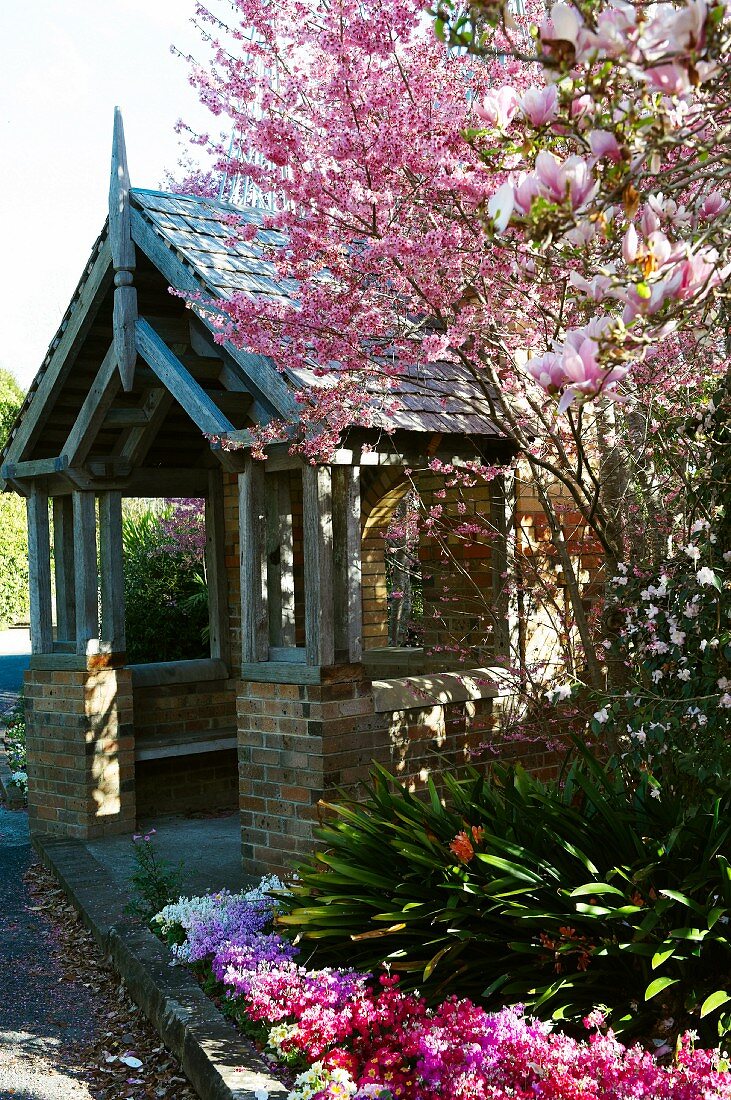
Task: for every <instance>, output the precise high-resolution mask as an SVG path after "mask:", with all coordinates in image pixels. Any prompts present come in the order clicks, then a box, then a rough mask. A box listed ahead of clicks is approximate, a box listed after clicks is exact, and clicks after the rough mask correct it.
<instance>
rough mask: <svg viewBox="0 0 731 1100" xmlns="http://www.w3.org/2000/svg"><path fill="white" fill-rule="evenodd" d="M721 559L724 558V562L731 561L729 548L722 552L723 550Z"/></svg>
mask: <svg viewBox="0 0 731 1100" xmlns="http://www.w3.org/2000/svg"><path fill="white" fill-rule="evenodd" d="M723 560H724V561H725V562H731V550H724V552H723Z"/></svg>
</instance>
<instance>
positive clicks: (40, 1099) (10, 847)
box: [0, 807, 95, 1100]
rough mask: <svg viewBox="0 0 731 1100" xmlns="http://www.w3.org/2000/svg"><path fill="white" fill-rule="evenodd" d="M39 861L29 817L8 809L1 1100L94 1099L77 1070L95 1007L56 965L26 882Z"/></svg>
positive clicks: (1, 816) (3, 818) (0, 828)
mask: <svg viewBox="0 0 731 1100" xmlns="http://www.w3.org/2000/svg"><path fill="white" fill-rule="evenodd" d="M31 859H32V850H31V846H30V841H29V838H28V819H27V817H26V814H25V813H24V812H23V811H17V810H16V811H14V812H11V811H9V810H6V809H4V808H3V807H0V899H2V902H1V904H2V912H1V913H0V960H2V964H1V966H0V1100H10V1098H12V1100H20V1098H22V1100H91V1093H90V1092H89V1091H88V1089H87V1087H86V1085H85V1084H84V1083H83V1082H82V1081H80V1080H79V1079H78V1077H77V1075H76V1073H75V1072H74V1069H73V1066H74V1063H75V1061H76V1059H75V1058H74V1047H75V1045H76V1044H77V1043H79V1042H84V1041H88V1039H89V1037H90V1035H91V1032H92V1027H93V1021H94V1019H95V1013H94V1003H93V999H92V996H91V994H90V992H89V991H88V990H87V989H86V988H85V987H84V986H83V985H80V984H78V983H74V984H71V983H69V982H66V981H63V979H62V976H61V971H60V969H59V967H58V964H57V963H55V962H54V961H53V952H52V950H51V947H52V943H51V936H52V933H51V932H50V930H49V926H48V925H47V924H46V922H45V921H44V919H43V916H42V914H41V913H40V912H39V911H38V910H37V909H34V902H33V899H32V898H31V897H30V896H29V894H28V891H27V889H26V887H25V885H24V883H23V875H24V874H25V872H26V870H27V869H28V866H29V864H30V862H31Z"/></svg>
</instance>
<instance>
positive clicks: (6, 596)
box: [0, 493, 28, 630]
mask: <svg viewBox="0 0 731 1100" xmlns="http://www.w3.org/2000/svg"><path fill="white" fill-rule="evenodd" d="M0 530H2V554H1V555H0V630H3V629H5V628H6V627H8V626H12V625H13V624H14V623H17V622H22V621H24V620H25V621H27V618H28V535H27V531H26V518H25V501H24V500H23V499H22V498H21V497H17V496H15V495H14V494H11V493H2V494H0Z"/></svg>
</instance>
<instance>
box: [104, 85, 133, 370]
mask: <svg viewBox="0 0 731 1100" xmlns="http://www.w3.org/2000/svg"><path fill="white" fill-rule="evenodd" d="M129 187H130V184H129V169H128V167H127V149H126V147H125V143H124V126H123V124H122V112H121V111H120V109H119V107H115V108H114V135H113V138H112V166H111V173H110V180H109V240H110V244H111V246H112V264H113V265H114V270H115V277H114V313H113V328H114V349H115V353H116V359H117V366H118V368H119V375H120V378H121V381H122V386H123V388H124V389H125V390H126V391H128V392H129V390H131V389H132V386H133V385H134V372H135V363H136V362H137V348H136V346H135V322H136V320H137V291H136V290H135V288H134V287H133V285H132V278H133V276H132V272H133V271H134V269H135V267H136V264H137V258H136V255H135V246H134V243H133V241H132V227H131V225H130V204H129Z"/></svg>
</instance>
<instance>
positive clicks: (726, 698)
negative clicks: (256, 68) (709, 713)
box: [718, 691, 731, 708]
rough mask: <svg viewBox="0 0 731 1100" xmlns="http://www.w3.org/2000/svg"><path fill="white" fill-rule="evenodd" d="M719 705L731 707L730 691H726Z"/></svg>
mask: <svg viewBox="0 0 731 1100" xmlns="http://www.w3.org/2000/svg"><path fill="white" fill-rule="evenodd" d="M718 705H719V707H726V708H728V707H731V694H729V692H728V691H727V692H725V693H724V694H723V695H722V696H721V698H720V699H719V700H718Z"/></svg>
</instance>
